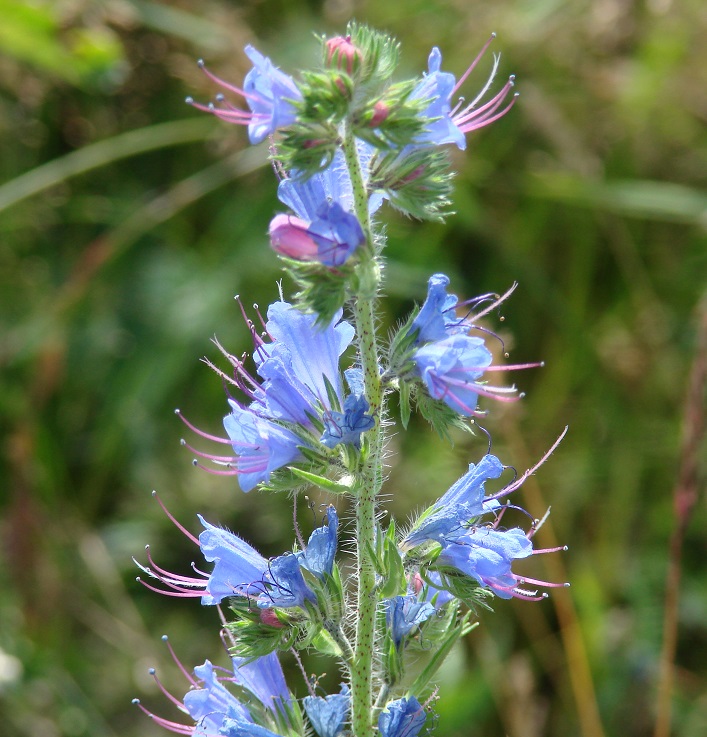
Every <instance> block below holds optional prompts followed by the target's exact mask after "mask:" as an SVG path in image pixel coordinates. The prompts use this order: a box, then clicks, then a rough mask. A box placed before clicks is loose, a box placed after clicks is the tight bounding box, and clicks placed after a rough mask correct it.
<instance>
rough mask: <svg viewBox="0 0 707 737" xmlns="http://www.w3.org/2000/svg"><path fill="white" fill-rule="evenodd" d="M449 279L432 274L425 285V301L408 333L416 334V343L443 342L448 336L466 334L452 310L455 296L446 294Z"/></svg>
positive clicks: (455, 303) (455, 299)
mask: <svg viewBox="0 0 707 737" xmlns="http://www.w3.org/2000/svg"><path fill="white" fill-rule="evenodd" d="M448 286H449V277H448V276H445V275H444V274H433V275H432V276H431V277H430V278H429V281H428V283H427V299H425V302H424V304H423V305H422V307H421V308H420V312H419V313H418V314H417V316H416V317H415V319H414V320H413V321H412V326H411V328H410V332H411V333H412V332H416V333H417V334H416V336H415V341H416V343H418V344H420V343H429V342H430V341H433V340H443V339H444V338H446V337H448V336H449V335H454V334H455V333H458V332H466V330H467V329H468V326H466V325H464V322H463V321H462V320H459V319H458V318H457V315H456V313H455V311H454V308H455V307H456V305H457V301H458V300H457V296H456V295H455V294H447V287H448Z"/></svg>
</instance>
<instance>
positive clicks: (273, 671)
mask: <svg viewBox="0 0 707 737" xmlns="http://www.w3.org/2000/svg"><path fill="white" fill-rule="evenodd" d="M232 663H233V679H232V680H233V682H234V683H237V684H238V685H239V686H242V687H243V688H245V689H247V690H248V691H249V692H250V693H252V694H253V696H255V697H256V698H257V699H258V701H260V703H261V704H262V705H263V706H264V707H265V708H266V709H268V710H269V711H271V712H273V713H278V714H281V715H286V708H287V707H289V706H290V704H291V703H292V701H291V698H290V692H289V690H288V689H287V684H286V683H285V675H284V673H283V672H282V666H281V665H280V661H279V659H278V657H277V653H274V652H273V653H269V654H268V655H264V656H262V657H260V658H256V659H255V660H248V659H247V658H238V657H235V658H232Z"/></svg>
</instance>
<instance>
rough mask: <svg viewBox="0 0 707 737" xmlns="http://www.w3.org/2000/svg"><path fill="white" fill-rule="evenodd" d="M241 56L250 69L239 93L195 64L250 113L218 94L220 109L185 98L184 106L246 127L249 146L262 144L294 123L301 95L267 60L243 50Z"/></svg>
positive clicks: (258, 53)
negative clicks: (240, 98)
mask: <svg viewBox="0 0 707 737" xmlns="http://www.w3.org/2000/svg"><path fill="white" fill-rule="evenodd" d="M245 53H246V56H247V57H248V58H249V59H250V60H251V61H252V62H253V68H252V69H251V70H250V71H249V72H248V74H246V77H245V80H244V82H243V89H239V88H238V87H235V86H234V85H232V84H229V83H228V82H225V81H224V80H223V79H220V78H219V77H217V76H216V75H215V74H212V73H211V72H210V71H209V70H208V69H207V68H206V67H205V66H204V63H203V62H202V61H199V66H201V68H202V69H203V70H204V71H205V72H206V74H207V75H208V76H209V78H210V79H212V80H213V81H214V82H216V84H218V85H220V86H221V87H223V88H224V89H226V90H228V91H229V92H233V93H235V94H236V95H239V96H241V97H243V98H244V99H245V101H246V103H247V104H248V107H249V108H250V112H248V111H246V110H241V109H239V108H237V107H235V106H233V105H231V104H230V103H226V102H225V98H224V96H223V95H221V94H219V95H217V97H216V101H217V103H219V104H220V103H225V106H224V107H216V106H215V105H213V104H209V105H202V104H200V103H195V102H194V100H192V98H191V97H188V98H187V102H188V103H189V104H190V105H193V106H194V107H196V108H198V109H199V110H203V111H205V112H209V113H213V114H214V115H216V117H218V118H221V120H225V121H226V122H228V123H236V124H238V125H247V126H248V137H249V139H250V142H251V143H252V144H256V143H260V142H261V141H263V140H264V139H265V138H266V137H267V136H269V135H270V134H271V133H274V132H275V131H276V130H278V128H284V127H285V126H288V125H291V124H292V123H294V122H295V120H296V119H297V110H296V108H295V105H294V104H293V103H295V102H298V101H300V100H301V99H302V93H301V92H300V91H299V89H298V87H297V85H296V84H295V82H294V80H293V79H292V77H290V76H289V75H287V74H285V73H284V72H281V71H280V70H279V69H278V68H277V67H275V66H274V65H273V63H272V62H271V61H270V59H268V58H267V57H266V56H263V55H262V54H261V53H260V52H259V51H258V50H257V49H255V48H253V47H252V46H246V47H245Z"/></svg>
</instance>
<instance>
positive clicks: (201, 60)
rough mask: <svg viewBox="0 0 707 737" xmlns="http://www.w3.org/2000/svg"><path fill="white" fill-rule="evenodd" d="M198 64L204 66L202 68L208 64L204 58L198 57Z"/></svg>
mask: <svg viewBox="0 0 707 737" xmlns="http://www.w3.org/2000/svg"><path fill="white" fill-rule="evenodd" d="M196 64H197V66H199V67H202V68H203V67H205V66H206V64H204V60H203V59H197V62H196Z"/></svg>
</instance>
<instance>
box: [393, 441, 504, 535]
mask: <svg viewBox="0 0 707 737" xmlns="http://www.w3.org/2000/svg"><path fill="white" fill-rule="evenodd" d="M503 468H504V467H503V464H502V463H501V461H499V459H498V458H497V457H496V456H494V455H490V454H489V455H485V456H484V457H483V458H482V459H481V460H480V461H479V463H478V464H474V463H470V464H469V470H468V471H467V472H466V473H465V474H464V475H463V476H462V477H461V478H460V479H458V480H457V481H455V482H454V484H452V486H451V487H450V488H449V489H448V490H447V491H446V492H445V494H443V495H442V496H441V497H440V498H439V499H438V500H437V501H436V502H435V503H434V504H433V505H432V510H433V511H432V512H431V513H429V512H428V513H427V514H426V515H425V516H424V518H423V519H422V521H421V522H420V523H419V524H418V525H416V526H415V527H414V528H413V529H412V530H411V531H410V532H409V533H408V535H407V536H406V537H405V539H404V540H403V543H402V547H403V549H404V550H409V549H410V548H413V547H415V546H416V545H420V544H421V543H423V542H426V541H428V540H431V541H436V542H443V541H449V540H452V539H454V537H455V536H460V535H463V534H464V533H465V531H466V529H467V527H468V523H469V521H470V520H472V519H473V518H475V517H479V516H481V515H483V514H486V513H487V512H491V511H493V510H494V509H496V508H498V506H499V502H498V500H497V499H498V497H496V496H493V497H491V498H489V499H487V498H486V496H485V495H486V491H485V488H484V485H485V483H486V481H488V479H497V478H498V477H499V476H500V475H501V473H502V472H503Z"/></svg>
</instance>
